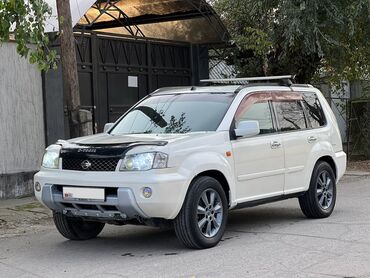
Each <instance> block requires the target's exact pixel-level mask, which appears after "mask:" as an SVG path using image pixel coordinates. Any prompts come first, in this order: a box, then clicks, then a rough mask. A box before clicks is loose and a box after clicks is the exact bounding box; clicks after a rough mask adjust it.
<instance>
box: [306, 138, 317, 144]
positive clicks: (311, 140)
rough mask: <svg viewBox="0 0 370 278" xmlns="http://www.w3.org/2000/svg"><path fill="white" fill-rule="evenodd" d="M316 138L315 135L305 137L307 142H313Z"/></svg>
mask: <svg viewBox="0 0 370 278" xmlns="http://www.w3.org/2000/svg"><path fill="white" fill-rule="evenodd" d="M316 140H317V137H315V136H309V137H307V142H308V143H314V142H316Z"/></svg>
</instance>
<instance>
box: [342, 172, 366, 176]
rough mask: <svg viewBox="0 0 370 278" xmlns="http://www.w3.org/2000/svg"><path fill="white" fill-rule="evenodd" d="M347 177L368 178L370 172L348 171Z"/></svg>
mask: <svg viewBox="0 0 370 278" xmlns="http://www.w3.org/2000/svg"><path fill="white" fill-rule="evenodd" d="M344 175H345V176H351V177H367V176H370V172H362V171H346V172H345V173H344Z"/></svg>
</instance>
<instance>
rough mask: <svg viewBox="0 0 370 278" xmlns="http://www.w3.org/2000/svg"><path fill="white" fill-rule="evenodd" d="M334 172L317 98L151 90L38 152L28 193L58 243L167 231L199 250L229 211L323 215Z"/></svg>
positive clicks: (336, 164)
mask: <svg viewBox="0 0 370 278" xmlns="http://www.w3.org/2000/svg"><path fill="white" fill-rule="evenodd" d="M270 79H273V78H270ZM345 168H346V154H345V153H344V152H343V150H342V142H341V137H340V133H339V130H338V125H337V123H336V119H335V117H334V115H333V112H332V111H331V109H330V107H329V105H328V103H327V102H326V100H325V98H324V97H323V95H322V94H321V93H320V91H319V90H318V89H316V88H314V87H312V86H310V85H294V84H289V83H286V84H285V85H281V84H262V83H257V84H256V83H250V84H247V85H241V86H235V85H228V86H204V87H186V88H185V87H178V88H164V89H159V90H157V91H156V92H154V93H152V94H150V95H149V96H147V97H145V98H144V99H143V100H141V101H140V102H138V103H137V104H136V105H135V106H133V107H132V108H131V109H130V110H129V111H128V112H127V113H125V114H124V115H123V116H122V117H121V118H120V119H119V120H118V121H117V122H116V123H114V124H107V131H105V132H104V133H102V134H96V135H92V136H87V137H81V138H76V139H71V140H68V141H58V142H57V143H56V144H54V145H51V146H49V147H48V148H47V149H46V153H45V155H44V157H43V162H42V167H41V171H40V172H38V173H37V174H36V175H35V179H34V180H35V182H34V185H35V194H36V197H37V198H38V200H39V201H40V202H41V203H43V204H44V205H45V206H47V207H48V208H50V209H51V210H52V211H53V216H54V217H53V218H54V222H55V225H56V227H57V229H58V231H59V232H60V233H61V234H62V235H63V236H64V237H66V238H68V239H73V240H82V239H90V238H94V237H96V236H97V235H98V234H99V233H100V232H101V231H102V229H103V227H104V225H105V224H106V223H108V224H117V225H122V224H144V225H153V226H163V225H167V226H168V225H170V226H173V227H174V229H175V232H176V234H177V236H178V238H179V239H180V240H181V242H182V243H183V244H185V245H186V246H187V247H190V248H208V247H212V246H214V245H216V244H217V243H218V242H219V241H220V239H221V237H222V236H223V233H224V231H225V226H226V222H227V216H228V211H229V210H231V209H238V208H243V207H251V206H256V205H260V204H264V203H268V202H273V201H278V200H283V199H287V198H293V197H298V199H299V204H300V207H301V209H302V211H303V213H304V214H305V215H306V216H307V217H310V218H322V217H328V216H329V215H330V214H331V213H332V211H333V209H334V206H335V200H336V183H337V182H338V180H339V179H340V178H341V177H342V176H343V174H344V171H345Z"/></svg>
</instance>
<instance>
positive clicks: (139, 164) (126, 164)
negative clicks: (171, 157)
mask: <svg viewBox="0 0 370 278" xmlns="http://www.w3.org/2000/svg"><path fill="white" fill-rule="evenodd" d="M167 160H168V155H167V154H165V153H160V152H150V153H138V154H131V155H126V156H125V157H124V158H123V161H122V164H121V167H120V170H121V171H146V170H150V169H160V168H166V167H167Z"/></svg>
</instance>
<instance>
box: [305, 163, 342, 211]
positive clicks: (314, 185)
mask: <svg viewBox="0 0 370 278" xmlns="http://www.w3.org/2000/svg"><path fill="white" fill-rule="evenodd" d="M336 193H337V192H336V181H335V175H334V171H333V169H332V168H331V166H330V165H329V164H328V163H327V162H325V161H319V162H318V163H317V164H316V166H315V168H314V170H313V173H312V177H311V182H310V187H309V189H308V191H307V192H306V193H305V194H304V195H303V196H301V197H299V204H300V206H301V209H302V212H303V213H304V215H306V216H307V217H309V218H325V217H328V216H330V215H331V213H332V212H333V210H334V206H335V201H336Z"/></svg>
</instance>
